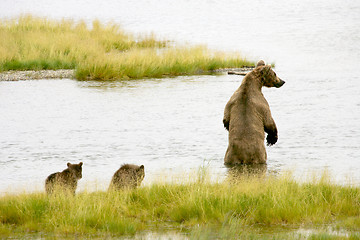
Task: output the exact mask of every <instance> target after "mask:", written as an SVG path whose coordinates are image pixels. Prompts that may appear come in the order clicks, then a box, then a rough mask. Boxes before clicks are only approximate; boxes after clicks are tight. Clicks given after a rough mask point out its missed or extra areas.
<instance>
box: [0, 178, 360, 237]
mask: <svg viewBox="0 0 360 240" xmlns="http://www.w3.org/2000/svg"><path fill="white" fill-rule="evenodd" d="M359 217H360V188H359V187H351V186H339V185H336V184H332V183H331V181H329V180H328V179H325V178H322V179H320V180H316V181H314V182H311V183H298V182H296V181H294V180H293V179H292V178H291V177H285V176H284V177H252V176H243V177H237V178H236V180H234V179H231V180H227V181H224V182H218V183H212V182H210V181H208V180H207V178H204V177H203V176H198V177H197V180H196V181H186V180H184V181H183V182H179V181H177V182H176V183H169V182H157V183H156V182H155V183H153V184H151V185H148V186H144V187H140V188H138V189H136V190H123V191H120V192H101V191H98V192H80V193H78V194H77V195H76V196H68V195H63V194H59V195H54V196H46V195H45V193H31V194H18V195H5V196H2V197H0V236H1V234H2V235H7V234H8V235H10V234H11V232H13V231H15V232H17V233H27V232H42V233H47V234H62V235H64V234H70V235H74V234H77V235H82V236H87V235H100V236H101V235H109V234H110V235H116V236H118V235H133V234H136V233H139V232H141V231H143V230H153V231H157V230H163V229H168V228H169V227H170V228H172V229H178V230H183V229H186V230H187V231H190V232H192V233H193V234H195V235H194V236H196V234H199V232H202V233H203V232H207V233H209V232H210V233H211V234H216V233H219V234H220V233H222V234H223V235H224V236H225V235H226V236H229V234H230V235H231V234H232V235H234V236H236V235H239V234H241V233H242V232H244V231H245V232H248V233H249V232H250V233H252V232H253V233H254V234H257V233H258V232H259V230H258V229H259V228H260V229H272V228H273V229H278V228H289V229H297V228H299V227H309V228H313V227H314V226H315V227H318V228H322V227H328V226H329V225H330V226H333V227H334V228H337V229H345V230H348V231H350V232H354V233H356V232H357V231H359V230H360V222H359V220H358V219H359ZM209 229H210V230H209ZM275 233H276V231H275ZM250 235H251V234H250ZM250 235H249V236H250Z"/></svg>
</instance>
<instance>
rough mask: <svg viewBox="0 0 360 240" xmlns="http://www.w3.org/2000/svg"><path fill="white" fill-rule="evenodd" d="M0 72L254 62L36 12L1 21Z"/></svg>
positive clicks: (100, 75)
mask: <svg viewBox="0 0 360 240" xmlns="http://www.w3.org/2000/svg"><path fill="white" fill-rule="evenodd" d="M0 42H1V45H0V72H2V71H9V70H45V69H46V70H48V69H50V70H56V69H75V77H76V78H77V79H80V80H86V79H94V80H112V79H135V78H154V77H164V76H177V75H191V74H199V73H207V72H209V71H213V70H216V69H220V68H239V67H244V66H254V63H253V62H250V61H247V60H246V59H245V58H243V57H241V56H240V55H238V54H224V53H220V52H214V51H210V50H209V49H207V48H206V47H203V46H192V47H189V46H183V47H179V46H178V47H175V46H173V45H174V44H171V43H170V41H167V40H158V39H156V38H155V37H154V36H153V35H149V36H138V37H135V36H133V35H131V34H129V33H126V32H125V31H123V30H122V29H121V28H120V27H119V26H118V25H116V24H111V23H109V24H106V25H104V24H102V23H100V22H99V21H94V22H93V23H92V26H90V27H89V26H87V25H86V24H85V23H84V22H82V21H80V22H76V23H75V22H74V21H71V20H62V21H55V20H49V19H44V18H36V17H32V16H22V17H19V18H17V19H13V20H0Z"/></svg>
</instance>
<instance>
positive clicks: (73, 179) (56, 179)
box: [45, 162, 83, 195]
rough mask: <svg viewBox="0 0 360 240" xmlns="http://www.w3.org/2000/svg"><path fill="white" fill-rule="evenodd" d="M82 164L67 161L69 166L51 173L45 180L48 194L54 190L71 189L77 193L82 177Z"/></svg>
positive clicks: (70, 190) (73, 192)
mask: <svg viewBox="0 0 360 240" xmlns="http://www.w3.org/2000/svg"><path fill="white" fill-rule="evenodd" d="M82 165H83V163H82V162H80V163H79V164H71V163H67V166H68V168H67V169H65V170H64V171H62V172H56V173H53V174H51V175H49V176H48V177H47V178H46V180H45V190H46V193H47V194H51V193H53V192H54V191H59V190H60V191H69V192H70V193H72V194H74V195H75V191H76V187H77V182H78V180H79V179H81V178H82Z"/></svg>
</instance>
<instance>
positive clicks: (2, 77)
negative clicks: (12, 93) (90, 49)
mask: <svg viewBox="0 0 360 240" xmlns="http://www.w3.org/2000/svg"><path fill="white" fill-rule="evenodd" d="M49 78H70V79H73V78H74V70H73V69H61V70H40V71H7V72H1V73H0V81H20V80H31V79H49Z"/></svg>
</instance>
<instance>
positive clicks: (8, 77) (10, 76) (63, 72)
mask: <svg viewBox="0 0 360 240" xmlns="http://www.w3.org/2000/svg"><path fill="white" fill-rule="evenodd" d="M253 69H254V68H253V67H244V68H223V69H216V70H213V71H210V72H209V73H210V74H211V73H228V74H232V73H233V72H236V73H239V72H240V73H242V74H238V75H245V74H246V73H247V72H249V71H251V70H253ZM55 78H60V79H61V78H67V79H75V69H59V70H26V71H18V70H11V71H5V72H0V82H1V81H23V80H40V79H55Z"/></svg>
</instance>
